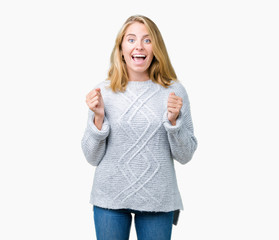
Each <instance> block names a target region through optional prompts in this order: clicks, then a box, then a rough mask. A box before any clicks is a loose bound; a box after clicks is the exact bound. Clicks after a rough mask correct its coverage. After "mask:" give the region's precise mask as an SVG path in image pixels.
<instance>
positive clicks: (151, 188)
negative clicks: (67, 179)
mask: <svg viewBox="0 0 279 240" xmlns="http://www.w3.org/2000/svg"><path fill="white" fill-rule="evenodd" d="M86 103H87V105H88V107H89V116H88V123H87V127H86V130H85V133H84V136H83V139H82V149H83V153H84V155H85V157H86V159H87V161H88V162H89V163H90V164H92V165H93V166H97V168H96V170H95V176H94V183H93V187H92V192H91V198H90V203H91V204H92V205H93V211H94V223H95V229H96V235H97V239H98V240H110V239H112V240H118V239H119V240H125V239H129V234H130V227H131V220H132V215H131V213H133V214H135V227H136V232H137V237H138V239H139V240H141V239H143V240H153V239H154V240H157V239H158V240H165V239H166V240H167V239H170V238H171V232H172V223H173V222H174V214H175V213H177V212H178V211H179V210H180V209H183V204H182V200H181V196H180V193H179V190H178V186H177V181H176V175H175V169H174V160H176V161H178V162H180V163H181V164H186V163H187V162H188V161H190V160H191V158H192V156H193V153H194V152H195V150H196V148H197V140H196V138H195V136H194V133H193V126H192V120H191V113H190V106H189V101H188V96H187V93H186V90H185V88H184V87H183V85H182V84H181V83H180V82H179V81H178V80H177V79H176V74H175V71H174V69H173V67H172V65H171V63H170V60H169V57H168V54H167V50H166V47H165V44H164V42H163V38H162V36H161V34H160V32H159V30H158V28H157V26H156V25H155V23H154V22H152V21H151V20H150V19H149V18H147V17H145V16H140V15H136V16H132V17H130V18H128V19H127V21H126V22H125V23H124V25H123V27H122V29H121V30H120V32H119V33H118V36H117V38H116V42H115V46H114V49H113V51H112V54H111V67H110V70H109V73H108V79H107V80H104V81H103V82H100V83H99V84H98V85H96V86H95V88H94V89H93V90H92V91H91V92H89V93H88V95H87V96H86Z"/></svg>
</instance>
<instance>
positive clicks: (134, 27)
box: [125, 22, 148, 36]
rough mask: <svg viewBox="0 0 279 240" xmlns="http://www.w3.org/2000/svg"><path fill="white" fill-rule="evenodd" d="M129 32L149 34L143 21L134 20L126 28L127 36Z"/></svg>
mask: <svg viewBox="0 0 279 240" xmlns="http://www.w3.org/2000/svg"><path fill="white" fill-rule="evenodd" d="M129 34H134V35H147V34H148V30H147V27H146V26H145V25H144V24H143V23H140V22H134V23H132V24H131V25H130V26H129V27H127V29H126V32H125V36H127V35H129Z"/></svg>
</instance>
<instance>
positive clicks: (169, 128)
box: [163, 111, 183, 133]
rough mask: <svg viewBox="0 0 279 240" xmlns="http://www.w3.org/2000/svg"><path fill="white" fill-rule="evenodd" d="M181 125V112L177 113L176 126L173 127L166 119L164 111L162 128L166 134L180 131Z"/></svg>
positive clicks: (166, 112) (166, 115) (166, 113)
mask: <svg viewBox="0 0 279 240" xmlns="http://www.w3.org/2000/svg"><path fill="white" fill-rule="evenodd" d="M182 123H183V117H182V114H181V112H180V113H179V115H178V117H177V119H176V125H174V126H173V125H172V124H171V122H170V121H169V119H168V111H165V113H164V115H163V124H164V127H165V129H166V131H167V132H169V133H177V132H178V131H179V130H180V128H181V126H182Z"/></svg>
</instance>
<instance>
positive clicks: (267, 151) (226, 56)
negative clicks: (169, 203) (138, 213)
mask: <svg viewBox="0 0 279 240" xmlns="http://www.w3.org/2000/svg"><path fill="white" fill-rule="evenodd" d="M276 4H277V5H276ZM278 12H279V8H278V3H277V1H271V0H265V1H263V0H262V1H260V0H259V1H257V0H254V1H252V0H251V1H249V0H234V1H221V0H219V1H218V0H212V1H205V0H195V1H176V0H172V1H163V0H160V1H149V0H141V1H102V2H101V1H92V0H91V1H85V0H79V1H77V0H67V1H66V0H48V1H43V0H41V1H37V0H36V1H35V0H33V1H31V0H26V1H18V0H17V1H15V0H9V1H8V0H4V1H1V3H0V35H1V37H0V79H1V86H0V111H1V117H0V121H1V124H0V140H1V142H0V144H1V145H0V146H1V151H0V164H1V165H0V184H1V186H0V187H1V188H0V189H1V190H0V191H1V192H0V193H1V196H0V201H1V204H0V220H1V223H0V226H1V230H0V238H1V239H4V240H9V239H29V240H35V239H36V240H37V239H40V240H44V239H48V240H49V239H67V240H77V239H82V240H86V239H88V240H89V239H95V232H94V225H93V213H92V206H91V205H90V204H89V195H90V191H91V186H92V181H93V176H94V170H95V169H94V167H92V166H91V165H89V164H88V163H87V162H86V160H85V158H84V156H83V153H82V151H81V146H80V141H81V138H82V135H83V132H84V129H85V126H86V121H87V109H88V108H87V106H86V103H85V96H86V94H87V93H88V92H89V91H90V90H92V89H93V87H94V86H95V84H97V83H99V82H100V81H103V80H104V79H105V78H106V77H107V71H108V67H109V58H110V53H111V51H112V48H113V46H114V41H115V37H116V34H117V33H118V31H119V30H120V27H121V26H122V24H123V23H124V21H125V20H126V19H127V18H128V17H129V16H131V15H134V14H143V15H146V16H148V17H149V18H151V19H152V20H153V21H154V22H155V23H156V24H157V26H158V27H159V29H160V31H161V33H162V35H163V38H164V41H165V44H166V46H167V49H168V52H169V55H170V59H171V62H172V64H173V66H174V68H175V71H176V73H177V76H178V79H179V80H180V81H181V82H182V83H183V85H184V86H185V88H186V90H187V92H188V95H189V98H190V102H191V110H192V118H193V123H194V129H195V135H196V137H197V139H198V142H199V145H198V149H197V151H196V153H195V155H194V157H193V159H192V161H191V162H189V163H188V164H186V165H180V164H178V163H176V165H175V166H176V172H177V178H178V182H179V188H180V192H181V195H182V198H183V202H184V208H185V209H184V211H182V213H181V216H180V220H179V224H178V226H175V227H174V228H173V239H175V240H188V239H189V240H204V239H214V240H224V239H226V240H230V239H233V240H235V239H245V240H246V239H268V240H278V239H279V231H278V226H279V208H278V202H279V196H278V183H279V177H278V170H279V169H278V161H279V154H278V134H279V131H278V130H279V128H278V122H279V117H278V102H279V98H278V84H277V82H278V80H279V70H278V68H279V58H278V56H279V47H278V46H279V44H278V43H279V34H278V32H279V31H278V29H279V26H278V25H279V24H278V23H279V17H278V16H279V15H278ZM131 239H136V235H135V229H134V225H133V226H132V230H131Z"/></svg>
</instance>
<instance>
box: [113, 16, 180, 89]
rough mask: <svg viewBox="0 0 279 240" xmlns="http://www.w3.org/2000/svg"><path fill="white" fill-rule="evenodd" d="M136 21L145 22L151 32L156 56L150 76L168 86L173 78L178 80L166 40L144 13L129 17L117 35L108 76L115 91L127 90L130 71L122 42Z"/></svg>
mask: <svg viewBox="0 0 279 240" xmlns="http://www.w3.org/2000/svg"><path fill="white" fill-rule="evenodd" d="M134 22H139V23H143V24H144V25H145V26H146V28H147V30H148V32H149V34H150V38H151V43H152V49H153V55H154V57H153V60H152V62H151V64H150V66H149V69H148V72H149V78H150V79H151V80H152V81H153V82H156V83H158V84H161V85H162V86H163V87H165V88H167V87H168V86H170V85H171V84H172V83H171V81H172V80H174V81H178V80H177V77H176V74H175V71H174V69H173V67H172V65H171V62H170V59H169V56H168V52H167V49H166V46H165V43H164V40H163V38H162V35H161V33H160V31H159V29H158V27H157V26H156V24H155V23H154V22H153V21H152V20H151V19H149V18H147V17H145V16H142V15H134V16H131V17H129V18H128V19H127V20H126V22H125V23H124V24H123V26H122V28H121V29H120V31H119V33H118V35H117V37H116V40H115V46H114V48H113V50H112V53H111V57H110V69H109V71H108V78H107V79H108V80H110V88H111V89H112V90H113V91H114V92H117V91H121V92H123V91H125V90H126V86H127V84H128V73H127V68H126V64H125V62H124V61H123V59H122V49H121V44H122V41H123V37H124V35H125V32H126V30H127V28H128V27H129V26H130V25H131V24H132V23H134Z"/></svg>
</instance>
